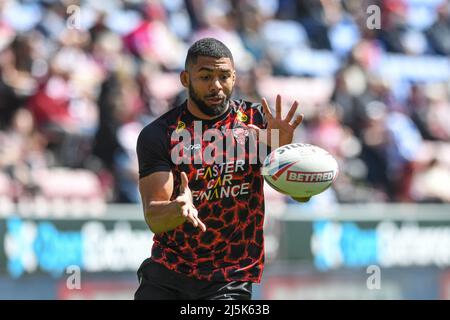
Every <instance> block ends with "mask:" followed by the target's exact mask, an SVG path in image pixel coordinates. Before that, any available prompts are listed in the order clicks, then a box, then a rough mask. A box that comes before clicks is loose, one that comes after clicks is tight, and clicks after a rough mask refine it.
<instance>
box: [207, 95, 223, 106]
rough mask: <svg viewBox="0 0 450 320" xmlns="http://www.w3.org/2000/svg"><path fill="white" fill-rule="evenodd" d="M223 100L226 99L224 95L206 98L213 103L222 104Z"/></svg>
mask: <svg viewBox="0 0 450 320" xmlns="http://www.w3.org/2000/svg"><path fill="white" fill-rule="evenodd" d="M223 100H224V97H220V96H214V97H209V98H206V101H208V102H209V103H211V104H220V103H222V102H223Z"/></svg>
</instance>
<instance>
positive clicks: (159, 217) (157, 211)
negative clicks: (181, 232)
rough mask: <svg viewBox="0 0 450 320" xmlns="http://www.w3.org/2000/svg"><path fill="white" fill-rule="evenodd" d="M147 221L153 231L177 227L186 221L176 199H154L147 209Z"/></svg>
mask: <svg viewBox="0 0 450 320" xmlns="http://www.w3.org/2000/svg"><path fill="white" fill-rule="evenodd" d="M145 221H146V222H147V224H148V226H149V227H150V230H152V232H153V233H161V232H166V231H169V230H172V229H175V228H176V227H178V226H179V225H180V224H182V223H183V222H184V221H185V218H184V217H183V216H181V208H180V205H179V204H178V203H176V202H175V201H152V202H150V204H149V205H148V207H147V208H146V210H145Z"/></svg>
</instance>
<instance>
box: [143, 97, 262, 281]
mask: <svg viewBox="0 0 450 320" xmlns="http://www.w3.org/2000/svg"><path fill="white" fill-rule="evenodd" d="M199 121H201V122H199ZM248 124H253V125H255V126H258V127H260V128H266V122H265V119H264V116H263V113H262V106H261V105H260V104H254V103H250V102H246V101H242V100H231V101H230V107H229V108H228V110H227V111H226V112H225V113H224V114H223V115H221V116H219V117H217V118H215V119H213V120H201V119H199V118H196V117H195V116H194V115H192V114H191V113H190V112H189V111H188V109H187V103H186V102H184V103H183V104H182V105H180V106H178V107H175V108H174V109H172V110H170V111H169V112H167V113H165V114H164V115H162V116H161V117H159V118H158V119H156V120H155V121H153V122H152V123H150V124H149V125H147V126H146V127H145V128H144V129H143V130H142V132H141V133H140V135H139V138H138V142H137V148H136V149H137V155H138V160H139V177H140V178H143V177H145V176H147V175H149V174H151V173H154V172H158V171H172V173H173V177H174V191H173V194H172V196H171V200H173V199H175V198H176V197H177V196H178V194H179V187H180V173H181V171H184V172H186V174H187V176H188V178H189V188H190V189H191V191H192V195H193V201H194V205H195V207H196V208H197V210H198V214H199V218H200V220H201V221H203V223H204V224H205V225H206V228H207V229H206V231H205V232H202V231H201V230H200V228H196V227H194V226H193V225H192V224H191V223H188V222H186V223H183V224H181V225H179V226H178V227H176V228H175V229H173V230H170V231H167V232H164V233H160V234H155V235H154V238H153V247H152V253H151V257H152V259H153V260H155V261H156V262H159V263H161V264H162V265H164V266H166V267H167V268H168V269H171V270H174V271H176V272H179V273H183V274H186V275H188V276H191V277H195V278H197V279H201V280H209V281H252V282H257V283H259V282H260V280H261V276H262V271H263V263H264V238H263V223H264V193H263V177H262V175H261V172H260V167H261V163H262V160H261V159H262V158H261V157H258V155H257V153H258V152H260V151H259V149H258V148H257V149H255V148H251V147H250V146H249V144H250V140H251V139H250V138H249V137H250V136H251V135H250V134H249V131H248V127H247V125H248ZM194 127H195V128H196V130H195V132H197V133H198V130H199V129H200V128H201V132H203V133H205V132H206V131H207V130H209V132H210V133H211V132H212V133H214V132H215V133H216V137H215V138H213V139H209V141H207V140H208V139H206V138H204V139H203V140H199V134H197V135H196V134H195V132H194ZM210 129H217V130H215V131H211V130H210ZM183 130H186V131H183ZM182 132H184V133H186V132H188V133H189V135H190V139H188V140H183V141H182V143H180V141H181V140H182V139H181V138H179V135H180V134H181V133H182ZM219 133H220V134H219ZM174 137H178V138H174ZM187 137H188V138H189V136H187ZM200 137H201V135H200ZM186 139H187V138H186ZM200 139H201V138H200ZM220 139H222V140H220ZM210 141H211V142H210ZM252 141H253V140H252ZM212 143H215V145H221V146H223V150H224V151H223V152H222V154H220V149H215V151H214V152H213V153H212V154H213V155H214V156H218V155H222V156H223V160H221V161H215V162H214V163H211V159H207V158H206V157H205V156H204V154H206V153H204V152H205V151H208V146H209V147H211V144H212ZM239 151H241V153H239ZM264 152H265V154H267V153H268V152H270V150H264ZM230 155H232V157H230ZM226 156H228V157H226ZM181 158H182V159H184V160H185V161H184V162H188V163H181V164H180V163H179V162H180V159H181ZM205 159H206V160H205ZM215 159H216V158H215ZM216 160H220V159H216ZM189 162H190V163H189Z"/></svg>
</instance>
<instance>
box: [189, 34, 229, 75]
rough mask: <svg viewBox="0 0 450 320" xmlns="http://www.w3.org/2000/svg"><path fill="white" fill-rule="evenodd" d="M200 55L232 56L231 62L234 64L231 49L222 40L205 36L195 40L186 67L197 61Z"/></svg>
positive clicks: (214, 56) (218, 57)
mask: <svg viewBox="0 0 450 320" xmlns="http://www.w3.org/2000/svg"><path fill="white" fill-rule="evenodd" d="M200 56H205V57H213V58H217V59H220V58H230V60H231V63H232V64H234V60H233V55H232V54H231V51H230V49H228V47H227V46H226V45H224V44H223V43H222V42H220V41H219V40H217V39H214V38H203V39H200V40H198V41H197V42H195V43H194V44H193V45H192V46H191V47H190V48H189V50H188V54H187V56H186V62H185V64H184V68H185V69H187V68H188V66H189V65H190V64H192V63H197V58H198V57H200Z"/></svg>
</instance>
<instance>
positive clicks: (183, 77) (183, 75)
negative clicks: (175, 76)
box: [180, 70, 189, 88]
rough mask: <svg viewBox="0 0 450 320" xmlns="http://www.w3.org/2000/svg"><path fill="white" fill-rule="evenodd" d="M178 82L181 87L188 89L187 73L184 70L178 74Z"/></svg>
mask: <svg viewBox="0 0 450 320" xmlns="http://www.w3.org/2000/svg"><path fill="white" fill-rule="evenodd" d="M180 81H181V84H182V85H183V87H185V88H188V87H189V73H188V72H187V71H186V70H183V71H181V72H180Z"/></svg>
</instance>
